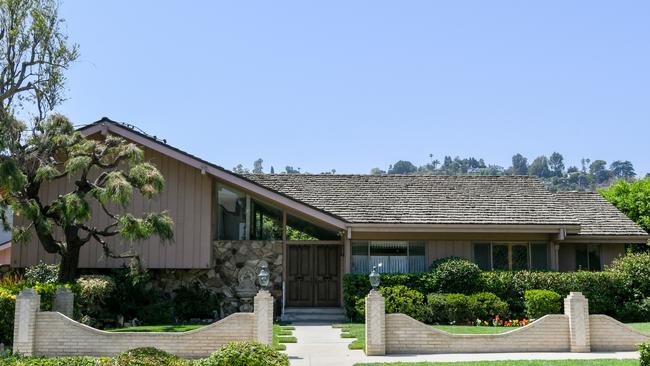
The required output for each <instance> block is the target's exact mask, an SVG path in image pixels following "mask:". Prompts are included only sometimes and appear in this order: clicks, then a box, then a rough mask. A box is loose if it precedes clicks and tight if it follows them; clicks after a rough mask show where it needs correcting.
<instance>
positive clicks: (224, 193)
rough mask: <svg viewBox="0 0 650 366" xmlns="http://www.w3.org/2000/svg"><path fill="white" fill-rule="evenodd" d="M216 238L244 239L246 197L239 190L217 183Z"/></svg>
mask: <svg viewBox="0 0 650 366" xmlns="http://www.w3.org/2000/svg"><path fill="white" fill-rule="evenodd" d="M217 201H218V203H219V204H218V206H217V228H218V230H217V239H218V240H245V239H246V238H247V233H246V208H247V207H248V206H247V204H246V201H247V198H246V196H245V195H244V194H242V193H241V192H238V191H236V190H234V189H231V188H226V187H224V186H222V185H217Z"/></svg>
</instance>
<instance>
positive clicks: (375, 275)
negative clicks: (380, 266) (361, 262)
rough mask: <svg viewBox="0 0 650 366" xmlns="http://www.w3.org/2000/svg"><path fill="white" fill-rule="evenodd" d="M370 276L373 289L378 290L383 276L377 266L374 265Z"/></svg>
mask: <svg viewBox="0 0 650 366" xmlns="http://www.w3.org/2000/svg"><path fill="white" fill-rule="evenodd" d="M368 277H370V286H372V290H373V291H377V288H378V287H379V282H380V277H381V276H380V275H379V273H378V272H377V266H373V267H372V272H370V276H368Z"/></svg>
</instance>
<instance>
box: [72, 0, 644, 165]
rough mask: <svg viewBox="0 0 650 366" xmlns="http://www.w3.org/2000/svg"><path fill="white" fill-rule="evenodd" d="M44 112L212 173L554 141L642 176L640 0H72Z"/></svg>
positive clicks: (492, 158)
mask: <svg viewBox="0 0 650 366" xmlns="http://www.w3.org/2000/svg"><path fill="white" fill-rule="evenodd" d="M62 15H63V16H64V17H65V18H66V20H67V22H68V24H67V27H68V33H69V35H70V38H71V40H73V41H75V42H77V43H79V44H80V46H81V59H80V62H79V63H77V64H76V65H75V66H74V67H73V69H72V70H71V71H70V73H69V88H70V91H69V100H68V101H67V102H66V103H65V104H64V105H63V106H62V107H61V108H60V110H61V111H62V112H63V113H65V114H67V115H68V116H69V117H70V118H71V119H73V121H74V122H75V123H77V124H82V123H88V122H92V121H95V120H97V119H99V118H101V117H102V116H107V117H110V118H111V119H114V120H117V121H125V122H130V123H133V124H136V125H137V126H139V127H141V128H142V129H144V130H145V131H147V132H149V133H151V134H155V135H158V136H161V137H164V138H166V139H167V140H168V142H169V143H171V144H172V145H175V146H177V147H179V148H182V149H184V150H187V151H189V152H191V153H194V154H196V155H199V156H201V157H203V158H205V159H207V160H210V161H212V162H215V163H217V164H219V165H222V166H224V167H226V168H232V167H233V166H234V165H236V164H237V163H243V164H245V165H247V166H251V165H252V162H253V160H255V159H257V158H259V157H261V158H263V159H264V166H265V169H267V170H268V168H269V167H270V166H271V165H273V166H274V167H275V169H276V171H279V170H281V169H282V168H283V167H284V166H285V165H293V166H295V167H301V168H302V170H303V171H309V172H312V173H320V172H322V171H327V170H330V169H332V168H335V169H336V170H337V172H339V173H367V172H368V171H369V170H370V168H372V167H375V166H378V167H381V168H383V169H386V168H387V166H388V165H389V164H390V163H393V162H395V161H397V160H399V159H405V160H411V161H413V162H414V163H416V164H418V165H419V164H424V163H426V162H427V161H428V159H429V158H428V156H429V153H433V154H434V155H435V156H436V157H438V158H439V159H440V160H442V157H443V156H444V155H452V156H455V155H460V156H475V157H482V158H484V159H485V160H486V161H487V162H491V163H496V164H499V165H503V166H509V165H510V158H511V156H512V155H513V154H514V153H517V152H520V153H522V154H524V155H525V156H527V157H528V158H529V161H532V159H533V158H534V157H535V156H537V155H540V154H547V155H548V154H550V153H552V152H553V151H559V152H561V153H563V154H564V156H565V159H566V160H567V163H568V164H567V165H569V164H571V165H579V162H580V158H582V157H590V158H592V159H595V158H600V159H604V160H607V161H608V162H611V161H613V160H617V159H623V160H631V161H632V162H633V163H634V164H635V167H636V169H637V172H638V173H642V174H644V175H645V173H647V172H650V155H649V154H648V140H649V137H650V42H649V40H650V2H648V1H593V0H589V1H566V0H561V1H536V2H532V1H518V0H513V1H482V0H481V1H459V0H454V1H444V2H443V1H430V0H426V1H377V0H372V1H320V2H313V1H257V2H255V1H221V2H216V1H215V2H213V1H210V2H208V1H203V2H198V1H197V2H180V1H178V2H167V1H102V2H99V1H72V0H67V1H64V3H63V4H62Z"/></svg>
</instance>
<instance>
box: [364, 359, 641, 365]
mask: <svg viewBox="0 0 650 366" xmlns="http://www.w3.org/2000/svg"><path fill="white" fill-rule="evenodd" d="M362 365H363V366H397V365H404V366H639V360H561V361H482V362H435V363H434V362H417V363H401V362H398V363H359V364H356V365H355V366H362Z"/></svg>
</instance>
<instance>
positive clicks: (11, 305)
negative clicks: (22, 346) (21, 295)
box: [0, 288, 16, 344]
mask: <svg viewBox="0 0 650 366" xmlns="http://www.w3.org/2000/svg"><path fill="white" fill-rule="evenodd" d="M15 311H16V295H14V294H12V293H10V292H9V291H7V290H4V289H1V288H0V343H4V344H9V343H12V340H13V337H14V313H15Z"/></svg>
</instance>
